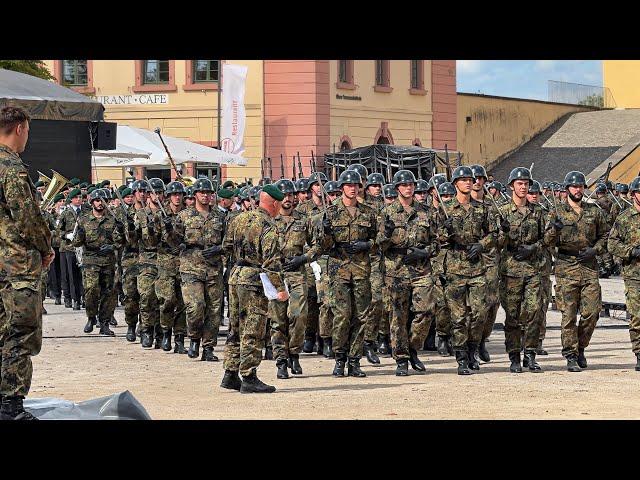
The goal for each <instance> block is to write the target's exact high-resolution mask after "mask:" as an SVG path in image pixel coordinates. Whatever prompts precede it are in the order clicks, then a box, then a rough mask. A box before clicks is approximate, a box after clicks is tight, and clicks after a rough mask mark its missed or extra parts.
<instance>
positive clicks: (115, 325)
mask: <svg viewBox="0 0 640 480" xmlns="http://www.w3.org/2000/svg"><path fill="white" fill-rule="evenodd" d="M109 325H111V326H112V327H117V326H118V321H117V320H116V316H115V315H111V320H109Z"/></svg>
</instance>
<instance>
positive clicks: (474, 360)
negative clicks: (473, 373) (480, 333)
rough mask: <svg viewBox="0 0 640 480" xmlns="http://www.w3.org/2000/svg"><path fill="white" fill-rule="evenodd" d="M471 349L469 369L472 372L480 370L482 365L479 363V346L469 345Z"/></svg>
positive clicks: (475, 344)
mask: <svg viewBox="0 0 640 480" xmlns="http://www.w3.org/2000/svg"><path fill="white" fill-rule="evenodd" d="M468 348H469V368H470V369H471V370H480V363H479V362H478V360H479V359H478V344H477V343H468Z"/></svg>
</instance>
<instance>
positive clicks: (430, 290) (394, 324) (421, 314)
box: [378, 170, 438, 376]
mask: <svg viewBox="0 0 640 480" xmlns="http://www.w3.org/2000/svg"><path fill="white" fill-rule="evenodd" d="M415 183H416V179H415V177H414V176H413V173H412V172H410V171H409V170H400V171H398V172H397V173H396V174H395V175H394V176H393V184H394V186H395V187H396V190H397V191H398V194H399V196H398V199H397V200H396V201H395V202H393V203H392V204H391V205H387V206H386V207H385V208H384V210H383V211H382V215H381V217H380V218H383V219H384V221H382V222H381V224H380V230H379V233H378V243H379V244H380V247H381V248H382V251H383V252H384V261H385V282H386V284H387V288H388V289H389V291H390V292H391V346H392V351H393V358H394V360H395V361H396V363H397V365H398V366H397V368H396V375H398V376H406V375H408V374H409V372H408V363H409V362H411V367H412V368H413V369H414V370H417V371H420V372H423V371H425V367H424V364H423V363H422V362H421V361H420V359H419V358H418V350H419V349H420V348H421V347H422V345H423V344H424V342H425V340H426V338H427V334H428V333H429V327H430V325H431V322H432V320H433V317H434V313H433V312H434V308H435V303H436V296H435V288H434V279H433V275H432V271H431V263H430V261H429V258H430V257H432V256H434V255H435V253H436V252H437V249H438V245H437V242H436V234H435V225H434V224H433V222H432V220H433V218H434V217H433V216H432V215H431V212H430V211H429V210H428V208H427V206H425V205H423V204H421V203H419V202H417V201H415V200H414V198H413V193H414V188H415ZM411 313H413V318H411Z"/></svg>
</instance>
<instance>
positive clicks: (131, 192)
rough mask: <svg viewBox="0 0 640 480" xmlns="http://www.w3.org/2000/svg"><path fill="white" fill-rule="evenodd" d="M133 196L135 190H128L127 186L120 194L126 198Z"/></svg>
mask: <svg viewBox="0 0 640 480" xmlns="http://www.w3.org/2000/svg"><path fill="white" fill-rule="evenodd" d="M131 194H133V190H131V189H130V188H128V187H127V186H126V185H125V186H124V188H123V189H122V191H121V192H120V195H122V196H123V197H126V196H127V195H131Z"/></svg>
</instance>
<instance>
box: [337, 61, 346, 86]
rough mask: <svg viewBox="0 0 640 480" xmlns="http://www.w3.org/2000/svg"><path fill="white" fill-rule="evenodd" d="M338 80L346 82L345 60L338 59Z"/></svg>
mask: <svg viewBox="0 0 640 480" xmlns="http://www.w3.org/2000/svg"><path fill="white" fill-rule="evenodd" d="M338 81H339V82H342V83H347V82H348V80H347V61H346V60H338Z"/></svg>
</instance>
